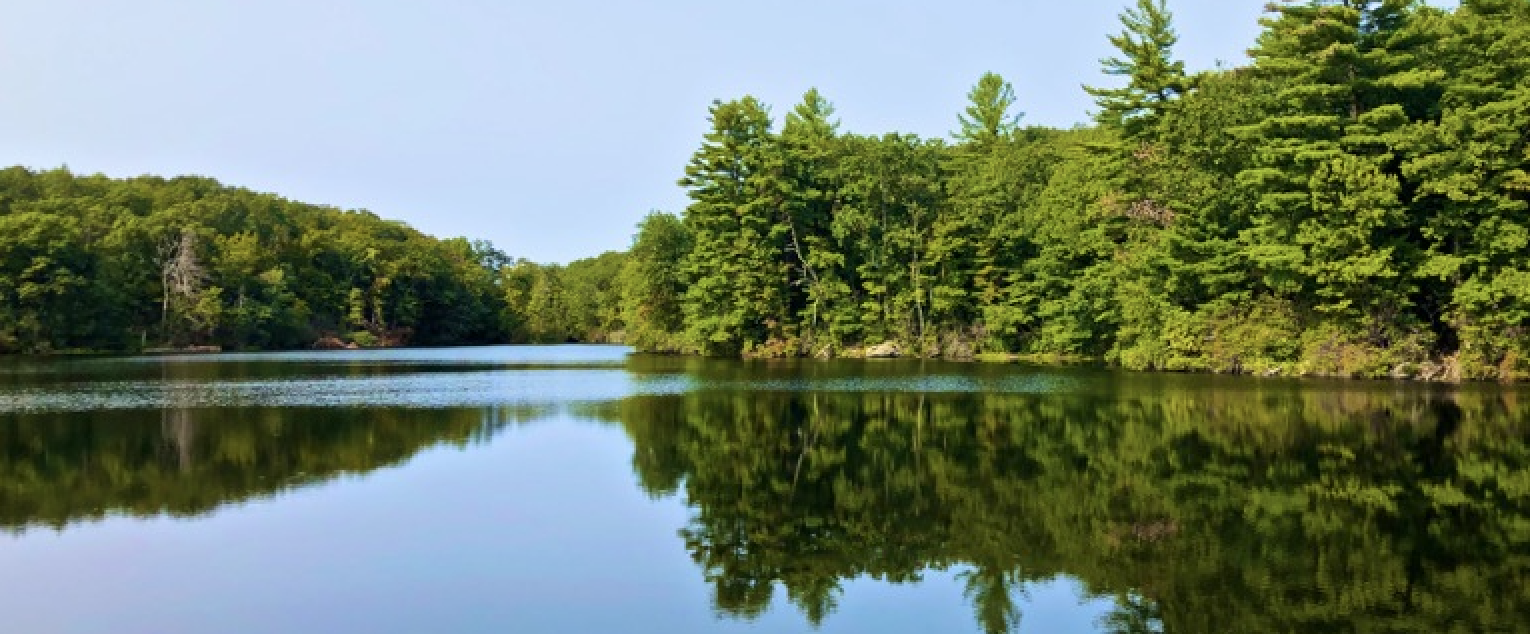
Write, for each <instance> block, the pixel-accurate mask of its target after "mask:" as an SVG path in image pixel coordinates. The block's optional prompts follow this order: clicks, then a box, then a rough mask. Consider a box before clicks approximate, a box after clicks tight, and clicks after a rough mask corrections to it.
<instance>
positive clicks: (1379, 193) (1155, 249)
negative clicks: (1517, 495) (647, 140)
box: [623, 0, 1530, 380]
mask: <svg viewBox="0 0 1530 634" xmlns="http://www.w3.org/2000/svg"><path fill="white" fill-rule="evenodd" d="M1120 18H1121V20H1120V21H1121V25H1122V29H1121V31H1120V33H1119V34H1117V35H1114V36H1111V37H1110V38H1109V39H1110V42H1111V43H1112V44H1113V45H1114V47H1115V49H1116V51H1117V55H1116V56H1115V57H1111V58H1108V59H1105V60H1102V71H1103V73H1104V75H1105V76H1106V78H1107V79H1108V81H1107V82H1104V83H1108V84H1110V85H1111V86H1112V87H1086V88H1085V89H1086V90H1087V91H1088V92H1089V94H1091V95H1093V96H1094V97H1095V99H1096V103H1097V106H1098V107H1097V112H1096V114H1095V118H1094V122H1093V124H1092V125H1089V126H1079V127H1075V128H1072V129H1066V130H1062V129H1049V128H1041V127H1029V126H1024V125H1022V124H1021V121H1022V119H1021V113H1020V109H1021V108H1022V107H1023V105H1024V102H1025V99H1026V96H1025V94H1024V91H1023V87H1022V89H1021V90H1017V89H1016V88H1015V87H1014V86H1013V85H1011V84H1010V83H1009V82H1008V81H1006V80H1005V79H1003V78H1002V77H1000V76H998V75H995V74H986V75H984V76H983V77H981V78H980V79H979V80H978V81H977V83H976V85H975V86H974V87H973V88H972V89H971V92H970V93H969V105H968V106H967V107H966V110H965V112H963V113H961V114H960V115H959V116H958V117H957V120H956V124H957V125H958V127H957V129H956V130H955V131H954V132H953V138H952V139H951V140H949V141H948V140H944V139H925V138H919V137H916V136H911V135H907V134H896V133H889V134H883V135H881V136H863V135H858V134H850V133H843V132H841V131H840V128H839V122H838V120H837V119H835V117H834V109H833V106H832V104H831V103H830V102H829V101H828V100H827V99H826V98H825V97H824V96H823V95H821V94H819V93H818V92H817V91H816V90H810V91H808V92H807V94H806V95H805V96H804V97H803V99H802V101H801V102H800V103H799V104H797V105H795V106H794V107H792V109H791V110H790V111H789V112H787V113H786V115H785V117H784V122H783V123H782V125H781V126H780V127H779V128H777V127H776V126H775V125H774V123H775V122H774V121H773V119H772V116H771V114H770V110H769V108H767V107H766V106H765V105H764V104H762V103H760V102H759V101H758V100H756V99H754V98H752V97H747V96H746V97H743V98H739V99H736V100H731V101H716V102H714V103H713V104H712V106H711V108H710V110H709V113H710V122H711V128H710V131H709V132H708V133H707V135H706V137H705V139H704V140H703V141H702V143H701V145H700V147H699V148H698V149H697V150H696V151H695V153H694V155H693V157H692V159H691V160H690V163H689V164H688V165H687V166H686V169H685V174H684V177H683V178H682V179H681V180H680V185H681V186H682V187H684V188H685V189H686V190H687V192H688V194H689V198H690V201H691V202H690V204H689V206H687V207H686V208H685V209H684V210H683V212H682V213H681V214H680V215H679V216H674V215H667V214H663V213H655V214H652V215H650V216H649V217H648V218H647V219H646V220H644V221H643V223H642V224H641V225H640V230H639V233H638V235H637V236H636V239H635V242H634V245H633V248H632V250H631V252H630V253H629V262H628V264H627V268H626V270H625V271H624V276H625V285H624V288H625V292H624V302H625V308H624V311H623V316H624V318H625V333H626V337H627V340H628V341H629V342H630V343H632V344H634V345H636V346H638V347H639V348H642V349H646V350H670V351H678V352H691V353H700V354H705V355H715V356H739V355H742V356H749V357H776V356H818V357H830V356H853V355H856V354H859V353H863V352H864V351H865V349H866V347H867V346H871V345H875V344H881V343H884V342H893V343H896V344H898V346H899V348H900V349H901V350H902V351H903V352H904V353H905V354H913V355H919V356H943V357H948V358H970V357H974V356H981V355H985V354H993V355H1004V356H1008V355H1037V356H1044V357H1085V358H1097V359H1104V360H1106V361H1108V362H1111V363H1114V364H1118V365H1120V366H1124V367H1127V368H1135V369H1160V370H1185V371H1216V372H1241V373H1252V374H1303V375H1342V376H1399V377H1401V376H1414V377H1423V378H1435V379H1441V378H1444V379H1455V378H1478V379H1488V378H1497V379H1506V380H1507V379H1521V378H1525V377H1527V376H1530V331H1527V329H1526V327H1527V325H1530V249H1527V246H1530V207H1527V205H1530V173H1527V171H1526V168H1527V167H1530V145H1527V143H1526V141H1527V135H1530V3H1527V2H1525V1H1524V0H1465V1H1463V2H1461V3H1460V5H1459V7H1457V8H1455V9H1450V10H1446V9H1441V8H1437V7H1431V6H1428V5H1425V4H1423V3H1420V2H1411V1H1407V0H1342V1H1339V0H1323V1H1307V2H1278V3H1272V4H1271V6H1270V7H1269V12H1268V14H1267V15H1266V17H1265V18H1264V19H1263V20H1262V25H1263V31H1262V33H1261V34H1260V35H1259V36H1258V39H1257V41H1256V42H1254V43H1253V47H1252V48H1251V49H1250V51H1249V53H1250V58H1251V60H1252V61H1251V63H1250V64H1249V65H1247V66H1245V67H1238V68H1223V69H1218V70H1213V71H1210V72H1204V73H1199V74H1189V73H1187V72H1186V71H1185V68H1184V64H1183V63H1182V62H1181V61H1179V60H1178V59H1177V58H1176V57H1175V54H1174V46H1175V44H1176V41H1177V34H1176V31H1175V29H1174V26H1173V19H1172V16H1171V14H1170V12H1169V10H1168V8H1167V7H1166V5H1165V3H1164V2H1163V1H1162V0H1139V1H1138V2H1136V4H1135V6H1134V7H1132V8H1129V9H1127V10H1126V11H1124V12H1123V13H1122V14H1121V16H1120Z"/></svg>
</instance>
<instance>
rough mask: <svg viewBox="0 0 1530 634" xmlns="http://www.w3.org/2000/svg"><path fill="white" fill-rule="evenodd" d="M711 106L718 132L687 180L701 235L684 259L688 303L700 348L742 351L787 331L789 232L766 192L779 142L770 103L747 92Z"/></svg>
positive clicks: (695, 231)
mask: <svg viewBox="0 0 1530 634" xmlns="http://www.w3.org/2000/svg"><path fill="white" fill-rule="evenodd" d="M709 112H710V114H711V121H712V131H711V132H709V133H708V134H707V135H706V138H705V142H704V143H703V144H702V146H701V148H700V149H698V150H697V151H696V153H695V154H694V155H693V156H692V158H691V162H690V164H689V165H688V166H687V167H686V169H685V177H684V178H682V179H681V180H680V185H681V186H682V187H685V188H687V189H688V190H689V192H688V193H689V195H690V198H691V201H692V202H691V204H690V205H689V206H688V207H686V210H685V215H684V220H685V224H686V229H687V230H688V232H689V233H690V235H691V236H692V240H694V248H693V249H692V251H691V252H690V253H689V254H688V255H687V257H686V259H685V261H684V262H683V263H682V264H681V275H682V277H683V279H684V280H685V281H686V284H687V289H686V292H685V296H684V301H683V302H682V308H683V311H684V313H685V318H686V320H685V321H686V327H687V331H688V333H689V338H690V340H691V343H692V344H694V345H695V347H696V348H697V349H699V350H701V351H702V352H704V353H706V354H716V355H736V354H739V353H742V352H746V351H747V349H748V348H750V347H752V346H754V345H759V344H763V343H765V342H766V341H768V340H771V339H773V338H777V337H780V336H781V334H782V327H783V326H784V324H783V323H782V320H783V319H784V318H785V315H786V313H787V310H786V300H787V297H786V288H787V281H786V280H787V270H786V269H787V267H786V266H785V265H784V264H783V260H784V258H783V253H784V246H783V245H784V237H785V231H784V230H783V227H782V225H781V222H780V215H779V212H778V210H777V209H775V208H774V205H773V203H775V202H776V201H775V200H773V199H771V198H768V197H764V196H761V191H760V189H761V179H762V178H763V177H765V176H766V174H765V169H766V163H767V161H768V160H769V153H770V152H771V151H772V145H773V143H774V139H773V137H772V134H771V132H770V125H771V124H770V115H769V113H768V112H766V110H765V106H764V105H762V104H761V103H760V102H759V101H758V100H756V99H755V98H753V97H744V98H743V99H740V100H737V101H730V102H721V101H715V102H713V103H712V107H711V108H710V110H709Z"/></svg>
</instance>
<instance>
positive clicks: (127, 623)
mask: <svg viewBox="0 0 1530 634" xmlns="http://www.w3.org/2000/svg"><path fill="white" fill-rule="evenodd" d="M1527 441H1530V392H1527V391H1526V390H1524V389H1521V388H1504V387H1500V386H1475V385H1474V386H1458V387H1441V386H1420V385H1414V384H1405V383H1389V382H1321V381H1297V380H1254V379H1239V378H1230V377H1208V376H1178V375H1142V374H1128V373H1116V372H1108V371H1102V370H1094V369H1084V368H1041V367H1032V366H1022V365H1003V366H999V365H962V364H943V363H920V362H912V361H909V362H903V361H899V362H848V361H847V362H832V363H826V362H783V363H763V362H761V363H744V362H723V361H702V360H696V359H675V358H662V357H644V356H632V355H629V354H628V351H627V349H625V348H620V347H603V346H548V347H493V348H469V349H449V350H402V351H349V352H324V353H279V354H228V355H208V356H188V357H170V358H131V359H61V360H23V359H0V632H6V633H12V632H14V633H33V632H38V633H51V632H103V633H106V632H112V633H116V632H128V633H134V632H144V633H176V632H233V633H239V632H666V633H668V632H728V631H755V632H795V631H804V630H811V629H814V628H816V629H817V630H818V631H822V632H878V633H884V632H933V631H939V632H985V631H986V632H1003V631H1023V632H1096V631H1100V632H1207V633H1210V632H1308V631H1311V632H1326V631H1381V632H1391V631H1418V632H1446V631H1461V632H1502V631H1530V469H1527V467H1530V442H1527Z"/></svg>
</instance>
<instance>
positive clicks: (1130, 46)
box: [1084, 0, 1187, 138]
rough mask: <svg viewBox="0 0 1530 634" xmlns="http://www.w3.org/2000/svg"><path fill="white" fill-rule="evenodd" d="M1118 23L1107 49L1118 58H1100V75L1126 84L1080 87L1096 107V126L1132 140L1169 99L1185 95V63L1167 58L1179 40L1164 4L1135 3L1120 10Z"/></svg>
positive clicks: (1153, 1) (1144, 0)
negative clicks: (1111, 86) (1121, 79)
mask: <svg viewBox="0 0 1530 634" xmlns="http://www.w3.org/2000/svg"><path fill="white" fill-rule="evenodd" d="M1120 20H1121V27H1122V30H1121V33H1120V34H1118V35H1113V36H1110V44H1111V46H1114V47H1116V50H1118V51H1120V52H1121V56H1120V57H1107V58H1105V59H1102V60H1100V65H1101V66H1102V67H1103V70H1104V72H1105V74H1106V75H1111V76H1115V77H1124V78H1126V85H1125V86H1122V87H1120V88H1094V87H1090V86H1085V87H1084V91H1085V92H1087V93H1089V94H1090V95H1093V96H1094V98H1095V103H1097V104H1099V106H1100V112H1099V113H1098V114H1097V115H1096V119H1097V120H1098V121H1099V122H1100V123H1101V124H1104V125H1107V126H1112V127H1115V128H1119V129H1121V130H1123V133H1124V136H1126V137H1127V138H1137V137H1139V136H1140V135H1142V134H1143V133H1144V132H1145V131H1147V130H1150V129H1151V128H1152V127H1153V126H1154V125H1155V124H1156V123H1157V121H1158V119H1159V118H1160V117H1161V116H1163V111H1164V109H1165V108H1167V107H1168V104H1169V102H1170V101H1171V100H1173V99H1174V98H1175V97H1176V96H1178V95H1180V94H1182V93H1184V92H1185V89H1186V85H1187V80H1186V78H1185V63H1184V62H1182V61H1179V60H1176V59H1174V58H1173V49H1174V45H1175V44H1176V43H1178V42H1179V35H1178V34H1177V33H1175V32H1174V27H1173V16H1172V14H1170V13H1169V9H1168V7H1167V6H1165V4H1164V0H1137V7H1136V8H1135V9H1127V10H1126V11H1123V12H1122V13H1121V15H1120Z"/></svg>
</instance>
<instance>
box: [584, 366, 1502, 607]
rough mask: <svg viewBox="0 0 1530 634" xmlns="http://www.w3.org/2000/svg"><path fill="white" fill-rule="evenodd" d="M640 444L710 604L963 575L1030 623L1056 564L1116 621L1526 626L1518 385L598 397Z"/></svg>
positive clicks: (602, 412) (973, 592) (990, 602)
mask: <svg viewBox="0 0 1530 634" xmlns="http://www.w3.org/2000/svg"><path fill="white" fill-rule="evenodd" d="M596 409H597V410H598V411H597V412H596V413H595V414H596V415H598V416H602V417H605V418H608V419H615V420H620V421H621V423H622V425H623V426H624V427H625V429H626V430H627V431H628V433H629V434H630V436H631V437H632V439H633V441H634V445H635V448H634V458H633V463H634V468H635V470H636V472H637V476H638V478H639V481H640V482H641V484H642V486H643V487H644V488H645V489H646V490H647V491H648V492H649V493H650V494H651V495H655V496H665V495H675V494H680V493H683V494H684V497H685V499H686V500H687V503H688V504H689V505H690V507H691V508H692V509H693V516H692V519H691V521H690V524H689V526H687V527H686V528H685V529H684V530H682V531H681V536H682V537H683V539H684V540H685V543H686V546H687V548H688V549H689V551H690V553H691V555H692V557H693V558H694V559H695V561H696V562H697V564H698V565H700V567H701V568H702V570H703V572H704V574H705V576H706V578H707V580H708V581H709V582H710V583H711V584H712V585H713V588H714V598H715V602H716V607H717V609H718V610H720V611H721V612H723V613H725V614H729V615H733V616H737V617H742V618H751V617H754V616H757V615H759V614H761V613H762V612H763V611H764V610H765V609H766V608H767V607H768V605H769V603H770V601H771V599H772V596H773V590H774V589H775V588H777V587H782V588H784V589H785V591H786V594H787V597H788V598H789V599H790V601H791V602H792V603H793V604H795V605H796V606H798V607H799V608H800V609H801V611H802V613H803V614H804V615H805V616H806V618H807V619H808V621H809V622H811V623H813V624H817V623H819V622H820V621H822V620H823V619H825V618H826V617H828V615H830V614H831V613H832V612H833V611H834V610H835V608H836V606H837V601H838V598H839V596H840V593H841V584H842V583H843V582H844V581H846V580H848V579H853V578H857V577H862V576H866V577H870V578H873V579H880V580H884V581H887V582H893V583H906V582H913V581H918V580H919V579H920V578H921V575H923V574H925V573H926V572H927V571H945V570H953V571H958V572H959V578H960V579H961V580H962V582H964V583H965V585H966V595H967V597H968V599H969V600H970V601H971V602H972V604H973V611H974V614H975V616H976V620H977V621H978V623H979V625H980V626H981V627H982V628H983V629H985V630H987V631H990V632H1002V631H1010V630H1013V629H1016V628H1017V626H1018V623H1019V621H1020V619H1021V617H1022V614H1021V610H1020V607H1019V606H1020V605H1022V603H1021V602H1019V601H1018V600H1017V599H1019V598H1020V597H1021V595H1022V594H1023V593H1024V592H1025V588H1026V587H1027V585H1028V584H1034V583H1036V582H1038V581H1043V580H1051V579H1054V578H1056V577H1057V576H1059V575H1068V576H1071V577H1074V578H1077V579H1079V580H1080V581H1081V582H1082V583H1083V584H1084V586H1085V588H1086V589H1087V591H1088V592H1089V593H1090V594H1091V595H1096V596H1103V597H1110V598H1113V599H1114V600H1115V602H1116V605H1117V607H1116V608H1115V609H1114V610H1113V611H1112V612H1111V613H1110V614H1108V615H1107V616H1106V617H1105V618H1104V619H1103V620H1102V622H1101V623H1100V625H1101V627H1103V628H1106V629H1108V630H1110V631H1116V632H1149V631H1170V632H1228V631H1243V632H1263V631H1334V630H1345V631H1401V630H1407V631H1446V630H1452V631H1509V630H1516V629H1519V628H1522V627H1523V624H1525V623H1530V583H1526V582H1527V581H1530V578H1527V577H1530V575H1527V572H1530V544H1527V540H1530V514H1527V510H1530V470H1527V469H1526V466H1527V461H1530V444H1527V443H1526V440H1527V433H1530V407H1527V406H1526V405H1522V404H1520V403H1519V402H1518V401H1517V400H1516V398H1515V393H1513V392H1504V391H1495V390H1488V389H1484V390H1480V391H1475V392H1474V391H1472V390H1469V389H1464V388H1463V390H1460V391H1458V392H1455V393H1445V392H1439V391H1428V390H1408V391H1388V390H1375V389H1373V390H1369V391H1339V390H1285V391H1282V390H1273V391H1261V390H1259V389H1255V390H1243V391H1238V392H1218V391H1213V390H1193V389H1142V388H1128V387H1120V386H1117V388H1114V389H1111V390H1105V391H1104V392H1103V393H1102V392H1101V391H1093V392H1090V391H1076V392H1067V393H1057V394H984V393H946V394H918V393H880V392H842V393H825V392H810V391H760V390H728V389H716V390H707V389H702V390H698V391H693V392H690V393H687V394H684V395H656V396H638V397H633V398H629V399H626V400H623V401H621V402H619V403H615V404H609V405H605V406H600V407H598V408H596Z"/></svg>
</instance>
